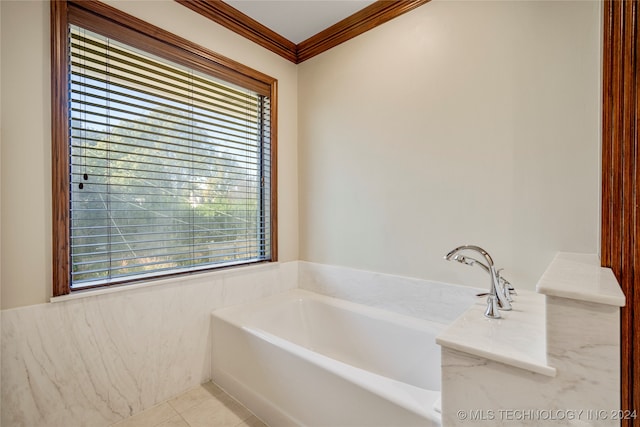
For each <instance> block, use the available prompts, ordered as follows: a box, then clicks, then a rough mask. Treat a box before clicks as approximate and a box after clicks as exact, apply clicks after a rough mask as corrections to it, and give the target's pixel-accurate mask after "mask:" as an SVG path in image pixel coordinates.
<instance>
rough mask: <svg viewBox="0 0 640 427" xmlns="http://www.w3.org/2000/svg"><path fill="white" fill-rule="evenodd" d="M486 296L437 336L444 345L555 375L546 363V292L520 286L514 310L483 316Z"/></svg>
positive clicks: (480, 298)
mask: <svg viewBox="0 0 640 427" xmlns="http://www.w3.org/2000/svg"><path fill="white" fill-rule="evenodd" d="M486 306H487V304H486V297H478V300H477V301H476V302H475V303H474V304H473V306H471V307H470V308H469V309H468V310H467V311H466V312H465V313H464V314H462V315H461V316H460V317H458V319H456V320H455V322H453V323H452V324H451V325H450V326H449V327H448V328H447V329H446V330H445V331H444V332H442V333H441V334H440V335H439V336H438V337H436V343H438V344H440V345H441V346H443V347H447V348H450V349H453V350H458V351H462V352H465V353H469V354H473V355H476V356H480V357H484V358H487V359H489V360H494V361H497V362H501V363H505V364H507V365H511V366H515V367H518V368H522V369H526V370H529V371H532V372H536V373H538V374H542V375H546V376H550V377H554V376H555V375H556V369H555V368H553V367H551V366H549V365H547V354H546V326H545V319H546V316H545V296H544V295H540V294H537V293H535V292H531V291H524V290H519V291H518V295H517V296H515V297H514V302H513V310H511V311H501V312H500V314H501V315H502V319H488V318H486V317H485V316H484V311H485V308H486Z"/></svg>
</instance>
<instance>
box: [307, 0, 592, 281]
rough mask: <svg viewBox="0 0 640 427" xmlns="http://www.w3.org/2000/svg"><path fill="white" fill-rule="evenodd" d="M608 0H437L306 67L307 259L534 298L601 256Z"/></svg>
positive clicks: (309, 63)
mask: <svg viewBox="0 0 640 427" xmlns="http://www.w3.org/2000/svg"><path fill="white" fill-rule="evenodd" d="M600 25H601V24H600V6H599V3H598V2H589V1H581V2H560V1H537V2H526V1H517V2H504V1H501V2H484V1H471V2H462V1H455V2H451V1H439V0H434V1H432V2H430V3H427V4H426V5H424V6H421V7H420V8H418V9H416V10H414V11H412V12H410V13H408V14H406V15H403V16H401V17H399V18H397V19H395V20H393V21H391V22H389V23H387V24H385V25H383V26H380V27H377V28H376V29H374V30H372V31H370V32H368V33H365V34H364V35H362V36H359V37H357V38H355V39H352V40H350V41H349V42H347V43H344V44H342V45H340V46H338V47H336V48H334V49H332V50H330V51H328V52H326V53H324V54H322V55H319V56H317V57H315V58H313V59H311V60H309V61H307V62H304V63H303V64H301V66H300V67H299V75H298V99H299V174H300V258H301V259H302V260H307V261H312V262H318V263H324V264H334V265H343V266H349V267H354V268H361V269H365V270H371V271H378V272H385V273H391V274H399V275H405V276H411V277H418V278H425V279H432V280H438V281H444V282H450V283H465V284H468V285H475V286H481V287H484V286H485V285H488V283H489V282H488V279H487V278H485V277H483V275H484V273H482V272H481V271H479V270H477V269H471V268H467V267H464V266H462V265H457V264H456V265H453V264H451V263H447V262H446V261H444V260H443V259H442V257H443V255H444V254H445V253H446V252H447V251H449V250H450V249H452V248H454V247H455V246H457V245H460V244H467V243H470V244H478V245H480V246H483V247H485V248H486V249H487V250H488V251H489V252H490V253H491V254H492V255H493V256H494V259H495V260H496V262H497V263H498V264H499V265H500V266H501V267H505V268H506V272H505V275H506V276H507V277H509V278H510V279H512V282H514V283H515V284H516V286H520V287H521V288H529V289H532V288H533V287H534V286H535V284H536V282H537V280H538V278H539V277H540V275H541V274H542V272H543V271H544V269H545V268H546V266H547V265H548V263H549V262H550V261H551V259H552V257H553V255H554V254H555V252H556V251H576V252H589V253H596V252H597V251H598V222H599V219H598V215H599V213H598V212H599V210H598V194H599V193H598V191H599V174H598V165H599V142H598V141H599V137H598V135H599V115H600V105H599V104H600V97H599V91H600V89H599V88H600Z"/></svg>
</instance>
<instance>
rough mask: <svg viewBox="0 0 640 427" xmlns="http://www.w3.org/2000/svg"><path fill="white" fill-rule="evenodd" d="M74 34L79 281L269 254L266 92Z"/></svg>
mask: <svg viewBox="0 0 640 427" xmlns="http://www.w3.org/2000/svg"><path fill="white" fill-rule="evenodd" d="M69 37H70V38H69V46H70V49H69V55H70V56H69V64H70V69H69V118H70V138H69V141H70V171H69V172H70V183H71V188H70V192H71V193H70V194H71V197H70V204H71V206H70V213H71V215H70V248H71V267H72V268H71V288H72V289H78V288H83V287H87V286H95V285H103V284H110V283H118V282H124V281H130V280H135V279H138V278H147V277H149V276H159V275H168V274H175V273H179V272H184V271H192V270H202V269H209V268H215V267H220V266H228V265H233V264H242V263H251V262H259V261H265V260H269V259H270V258H271V254H270V247H271V242H270V236H271V223H270V210H271V206H270V204H271V202H270V194H271V188H270V187H271V183H270V176H271V170H270V169H271V164H270V159H271V153H270V150H271V144H270V137H269V136H270V134H271V130H270V121H269V118H270V116H271V114H270V100H269V97H267V96H264V95H260V94H257V93H255V92H252V91H250V90H247V89H243V88H241V87H238V86H236V85H233V84H230V83H225V82H223V81H221V80H219V79H217V78H214V77H211V76H208V75H206V74H204V73H202V72H200V71H195V70H192V69H188V68H186V67H183V66H181V65H179V64H176V63H172V62H170V61H167V60H164V59H160V58H158V57H156V56H154V55H151V54H147V53H145V52H142V51H140V50H138V49H135V48H133V47H130V46H127V45H124V44H122V43H119V42H116V41H114V40H113V39H109V38H106V37H103V36H101V35H98V34H95V33H92V32H89V31H87V30H84V29H81V28H79V27H76V26H70V32H69Z"/></svg>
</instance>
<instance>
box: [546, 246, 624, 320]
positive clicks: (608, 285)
mask: <svg viewBox="0 0 640 427" xmlns="http://www.w3.org/2000/svg"><path fill="white" fill-rule="evenodd" d="M536 289H537V291H538V292H539V293H541V294H544V295H548V296H554V297H561V298H569V299H574V300H578V301H586V302H593V303H600V304H607V305H613V306H618V307H623V306H624V305H625V296H624V293H622V289H620V285H619V284H618V281H617V280H616V278H615V276H614V275H613V272H612V271H611V269H609V268H605V267H601V266H600V258H598V256H597V255H595V254H577V253H566V252H560V253H558V254H557V255H556V257H555V258H554V260H553V261H552V262H551V264H549V267H547V270H546V271H545V272H544V274H543V275H542V278H541V279H540V281H539V282H538V285H537V288H536Z"/></svg>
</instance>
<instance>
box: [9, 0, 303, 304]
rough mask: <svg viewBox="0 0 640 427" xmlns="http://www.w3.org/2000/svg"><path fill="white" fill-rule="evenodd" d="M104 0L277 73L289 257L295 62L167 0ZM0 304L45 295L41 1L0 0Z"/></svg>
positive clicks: (282, 253) (294, 199) (46, 179)
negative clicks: (0, 112) (0, 22)
mask: <svg viewBox="0 0 640 427" xmlns="http://www.w3.org/2000/svg"><path fill="white" fill-rule="evenodd" d="M109 4H111V5H113V6H115V7H117V8H119V9H121V10H123V11H125V12H127V13H129V14H131V15H134V16H136V17H139V18H141V19H143V20H145V21H147V22H150V23H152V24H154V25H157V26H160V27H162V28H165V29H167V30H168V31H171V32H173V33H174V34H177V35H180V36H182V37H184V38H187V39H190V40H192V41H194V42H196V43H198V44H200V45H202V46H205V47H207V48H209V49H211V50H213V51H215V52H218V53H220V54H222V55H225V56H227V57H229V58H231V59H234V60H236V61H238V62H241V63H243V64H245V65H248V66H250V67H252V68H254V69H256V70H259V71H261V72H264V73H266V74H269V75H270V76H272V77H275V78H276V79H278V107H279V111H278V160H279V161H278V165H279V173H278V193H279V210H278V225H279V230H278V231H279V233H278V240H279V242H278V243H279V244H278V247H279V258H280V260H281V261H291V260H296V259H297V258H298V188H297V186H298V179H297V68H296V66H295V65H294V64H292V63H290V62H289V61H286V60H285V59H283V58H280V57H279V56H277V55H275V54H273V53H271V52H269V51H267V50H265V49H263V48H261V47H260V46H258V45H256V44H254V43H252V42H250V41H248V40H246V39H244V38H242V37H240V36H238V35H236V34H235V33H232V32H231V31H229V30H227V29H225V28H223V27H221V26H219V25H217V24H215V23H213V22H211V21H210V20H207V19H205V18H204V17H201V16H199V15H197V14H196V13H195V12H192V11H190V10H189V9H187V8H185V7H183V6H181V5H179V4H178V3H175V2H172V1H110V2H109ZM0 7H2V26H1V31H2V34H1V39H2V47H1V54H2V82H1V86H2V87H1V90H2V105H1V108H2V123H3V124H4V126H3V127H2V137H1V138H2V153H1V158H2V164H1V171H2V172H1V174H2V175H1V182H2V189H1V205H2V211H1V219H2V223H1V224H2V238H1V253H2V258H1V263H2V264H1V265H2V272H1V279H2V284H3V286H2V308H11V307H18V306H24V305H30V304H37V303H42V302H45V301H47V300H48V299H49V297H50V296H51V289H52V286H51V269H52V267H51V139H50V133H51V130H50V83H49V80H50V66H49V49H50V48H49V2H48V1H15V2H14V1H2V2H0Z"/></svg>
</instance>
